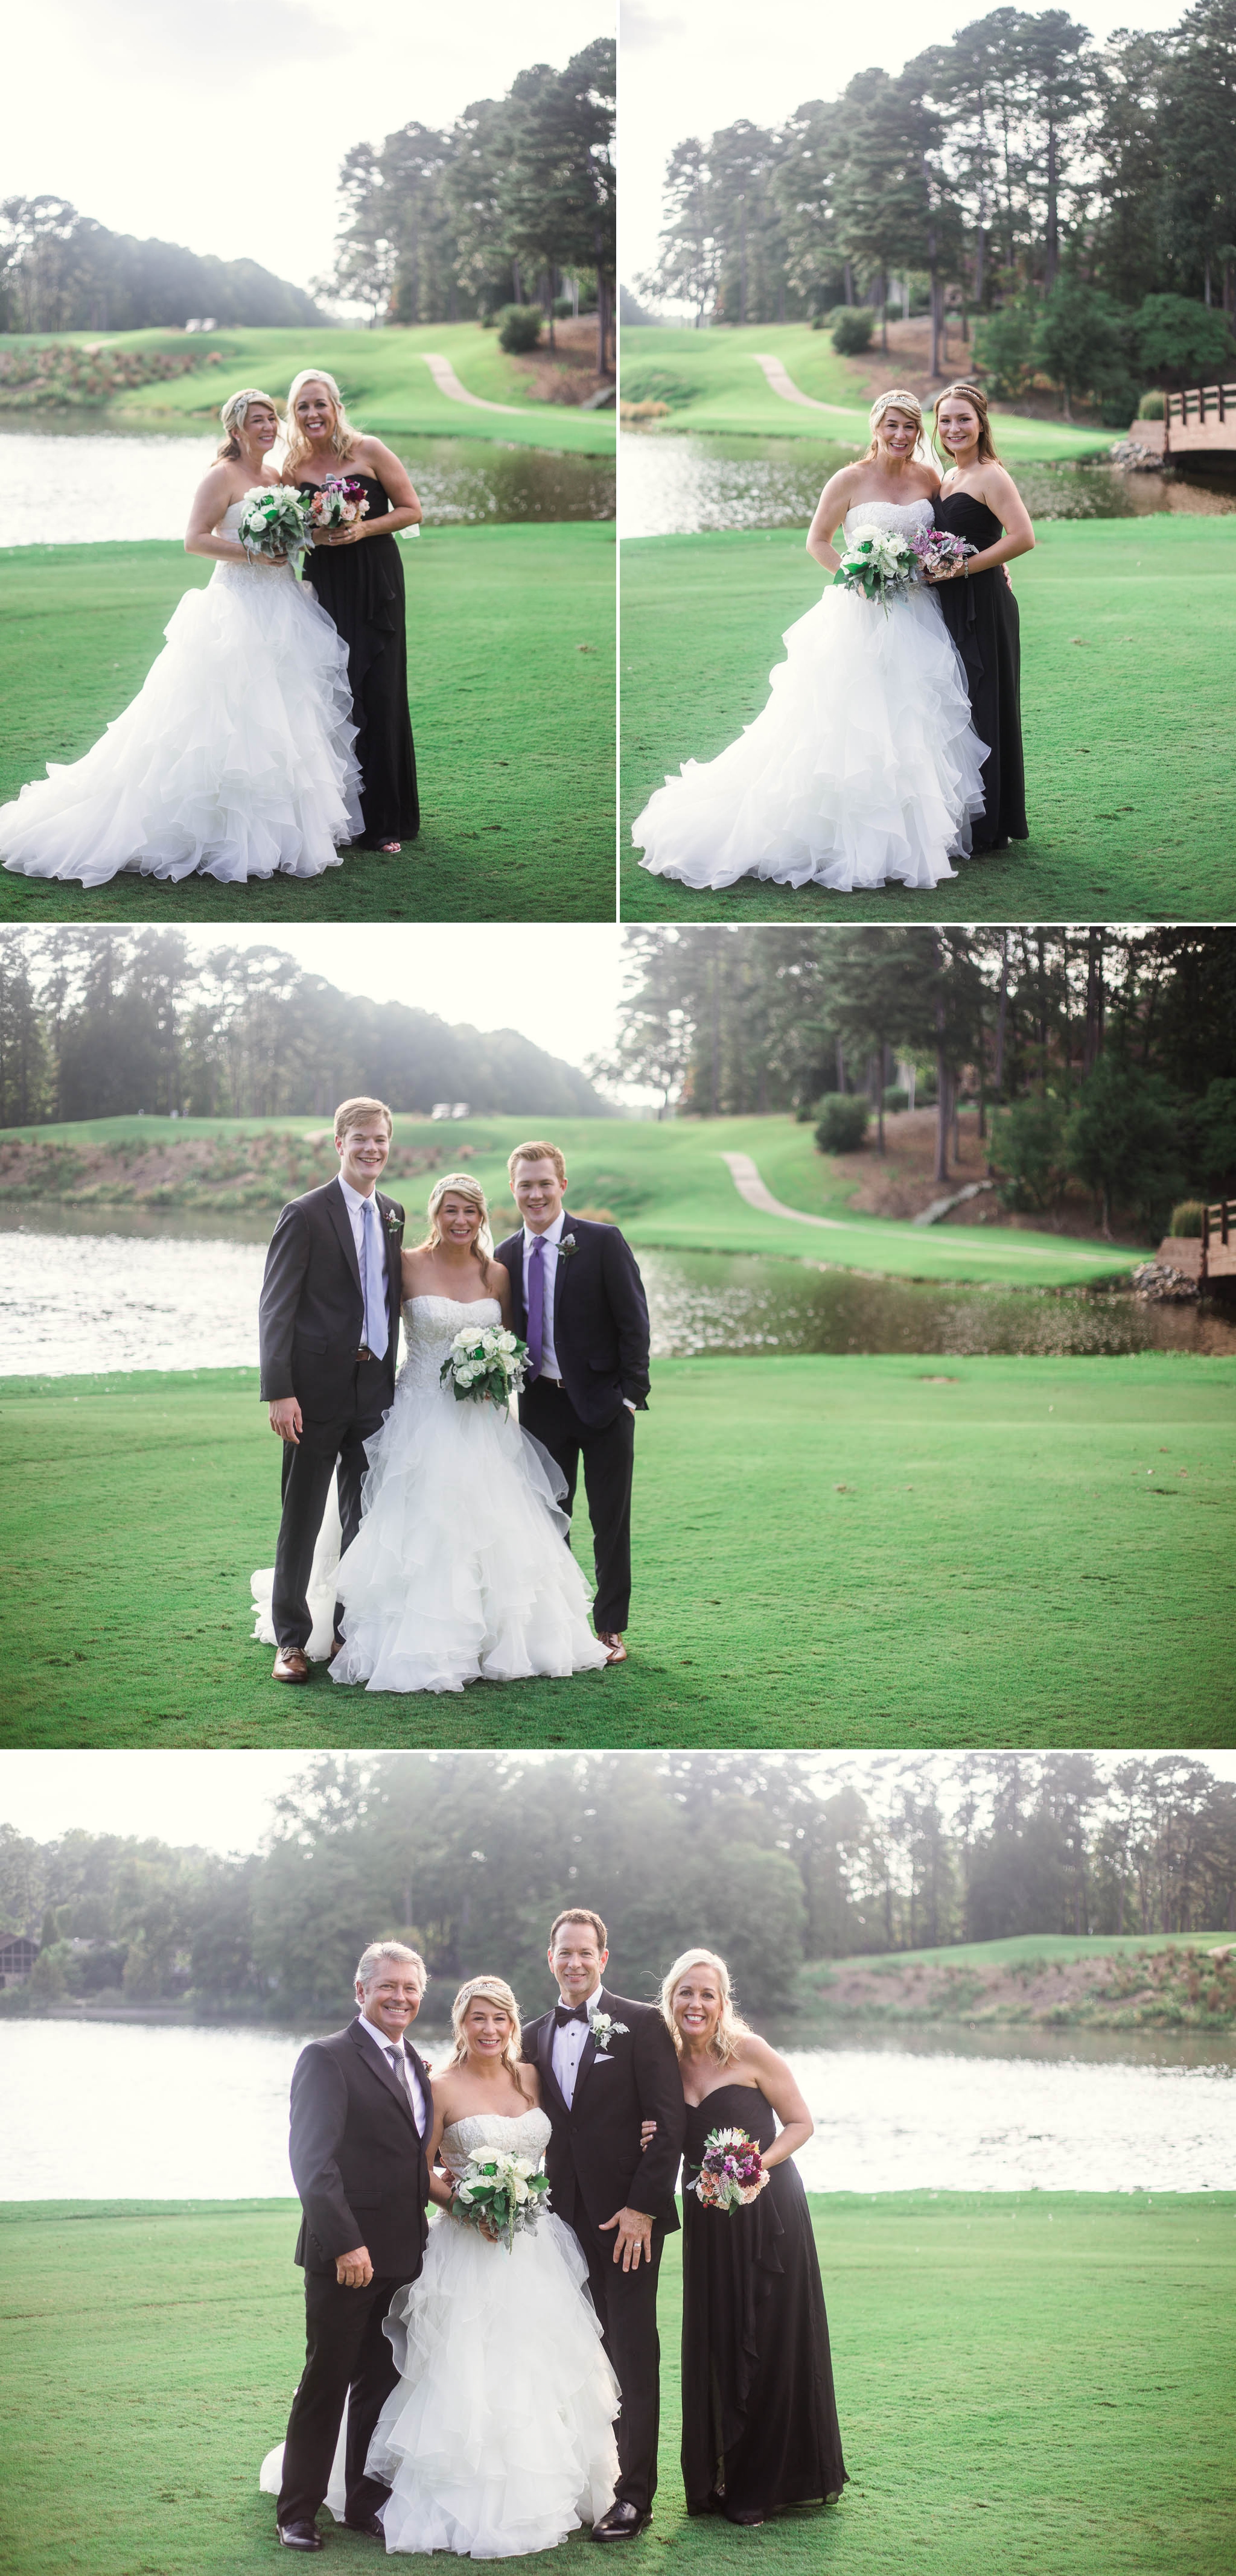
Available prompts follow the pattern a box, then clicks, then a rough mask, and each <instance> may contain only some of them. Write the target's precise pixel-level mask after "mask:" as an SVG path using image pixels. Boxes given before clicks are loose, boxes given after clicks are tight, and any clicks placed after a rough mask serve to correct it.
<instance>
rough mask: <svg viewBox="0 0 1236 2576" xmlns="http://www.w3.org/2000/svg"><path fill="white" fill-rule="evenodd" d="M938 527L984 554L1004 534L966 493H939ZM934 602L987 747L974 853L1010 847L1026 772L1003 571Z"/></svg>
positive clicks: (950, 586) (942, 588)
mask: <svg viewBox="0 0 1236 2576" xmlns="http://www.w3.org/2000/svg"><path fill="white" fill-rule="evenodd" d="M934 520H935V525H936V527H937V528H948V529H949V530H951V532H952V534H953V535H954V536H955V537H965V538H966V540H967V542H968V543H969V544H970V545H972V546H975V547H977V548H978V549H979V550H980V551H982V550H983V549H984V548H986V547H987V546H994V545H997V544H998V543H999V541H1000V538H1001V537H1002V536H1003V534H1004V530H1003V528H1002V526H1001V524H1000V521H999V519H998V518H997V517H996V514H995V511H994V510H989V509H988V507H987V504H986V502H985V501H976V500H975V497H974V494H973V493H972V492H942V493H941V495H940V498H939V500H938V501H937V502H936V505H935V512H934ZM936 597H937V599H938V600H939V602H940V606H941V608H942V609H943V611H944V623H945V625H946V626H947V628H948V631H949V633H950V635H951V636H952V639H953V642H954V644H955V645H956V647H957V650H958V652H959V653H960V655H961V658H962V661H963V662H964V663H965V666H966V683H967V686H968V688H969V691H970V712H971V714H972V716H973V718H974V730H975V732H976V734H977V735H978V736H979V739H980V741H981V742H986V743H989V744H990V745H991V749H990V751H989V753H988V756H987V758H986V760H985V761H984V763H983V787H984V792H985V795H986V810H985V811H984V813H983V814H982V816H981V817H980V818H978V819H977V820H976V822H975V825H974V841H973V847H974V849H975V850H976V851H977V850H1006V849H1007V848H1008V845H1009V842H1010V841H1026V840H1028V839H1029V837H1030V827H1029V824H1028V823H1027V821H1026V773H1025V768H1024V765H1023V762H1022V752H1021V627H1020V621H1019V619H1018V615H1017V602H1016V600H1015V599H1014V597H1013V593H1012V591H1011V590H1010V588H1009V585H1008V583H1007V581H1006V580H1005V578H1004V567H1003V565H1001V564H997V565H996V566H995V569H994V570H993V571H991V572H978V573H975V574H973V575H972V577H971V578H970V579H969V580H968V581H962V580H957V581H942V582H941V583H939V585H938V587H937V589H936Z"/></svg>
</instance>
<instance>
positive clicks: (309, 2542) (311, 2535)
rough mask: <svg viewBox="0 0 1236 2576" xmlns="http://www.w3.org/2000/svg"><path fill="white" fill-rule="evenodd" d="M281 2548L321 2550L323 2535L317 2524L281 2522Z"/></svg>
mask: <svg viewBox="0 0 1236 2576" xmlns="http://www.w3.org/2000/svg"><path fill="white" fill-rule="evenodd" d="M279 2546H280V2548H281V2549H320V2548H321V2546H322V2534H321V2532H320V2531H319V2530H318V2527H317V2524H316V2522H281V2523H280V2525H279Z"/></svg>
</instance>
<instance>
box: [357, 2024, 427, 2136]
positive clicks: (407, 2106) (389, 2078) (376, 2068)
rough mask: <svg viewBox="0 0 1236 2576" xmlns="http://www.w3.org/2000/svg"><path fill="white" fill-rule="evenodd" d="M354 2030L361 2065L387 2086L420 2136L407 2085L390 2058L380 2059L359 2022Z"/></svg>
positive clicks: (414, 2131) (416, 2133)
mask: <svg viewBox="0 0 1236 2576" xmlns="http://www.w3.org/2000/svg"><path fill="white" fill-rule="evenodd" d="M352 2028H353V2030H354V2031H355V2033H356V2046H357V2049H358V2051H359V2054H360V2059H361V2064H362V2065H363V2066H367V2067H368V2069H369V2072H370V2074H371V2075H372V2076H374V2077H375V2078H376V2081H377V2082H378V2083H379V2084H384V2085H385V2086H386V2090H387V2092H388V2093H389V2094H390V2095H391V2097H392V2099H393V2100H394V2101H396V2102H397V2103H398V2104H399V2108H400V2110H401V2111H402V2112H403V2113H404V2114H405V2116H406V2118H407V2119H408V2120H409V2121H410V2122H411V2126H412V2130H413V2133H414V2135H417V2136H419V2134H420V2133H419V2131H418V2130H417V2126H416V2121H415V2119H414V2118H413V2115H412V2100H411V2096H410V2094H409V2092H408V2088H407V2086H406V2084H401V2083H400V2081H399V2077H398V2076H397V2075H396V2073H395V2069H394V2067H393V2066H392V2065H391V2062H390V2059H389V2058H388V2057H380V2056H379V2055H378V2051H377V2049H376V2047H375V2045H374V2043H373V2041H372V2040H371V2039H370V2038H369V2036H368V2034H367V2033H366V2032H365V2031H363V2030H362V2029H361V2026H360V2023H359V2021H354V2022H353V2024H352ZM392 2045H393V2043H392ZM426 2101H427V2102H428V2094H426Z"/></svg>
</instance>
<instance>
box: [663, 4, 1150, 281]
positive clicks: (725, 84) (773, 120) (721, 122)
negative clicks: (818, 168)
mask: <svg viewBox="0 0 1236 2576" xmlns="http://www.w3.org/2000/svg"><path fill="white" fill-rule="evenodd" d="M1030 5H1031V6H1032V7H1033V6H1046V5H1047V0H1030ZM983 14H984V10H983V0H969V5H966V0H884V5H883V7H882V8H881V9H880V10H879V12H878V15H877V16H876V17H875V18H869V17H868V16H867V14H866V11H865V10H863V9H853V8H851V9H837V8H827V7H826V8H821V7H820V6H819V0H758V5H756V6H754V7H753V6H752V0H706V5H705V0H671V5H670V6H668V7H666V8H664V9H662V8H659V7H658V6H657V5H656V0H624V5H623V8H622V37H621V53H620V58H619V59H620V64H621V71H620V80H621V89H620V94H619V112H620V119H621V144H622V172H623V194H622V213H621V218H620V221H621V233H620V252H619V273H620V275H621V276H622V278H623V279H624V280H625V282H626V283H627V284H628V285H630V284H631V282H632V280H633V279H634V278H635V276H636V275H637V274H638V272H639V271H640V270H641V269H646V268H651V267H652V266H653V265H654V263H655V260H656V256H657V242H658V235H659V233H660V229H661V220H662V216H661V187H662V182H663V180H664V176H665V165H666V163H667V161H668V160H669V157H670V154H671V152H672V151H673V149H674V146H675V144H676V143H683V142H685V141H686V140H687V138H688V136H690V135H693V134H697V135H700V136H704V135H708V134H715V133H716V132H717V131H718V130H719V128H721V127H722V126H726V125H733V124H735V123H736V122H737V120H738V118H739V117H748V118H749V119H750V121H751V123H752V124H753V125H779V124H780V123H781V122H782V120H783V118H785V117H787V116H790V115H792V114H793V111H794V109H795V108H796V107H800V106H801V105H802V104H803V102H804V100H806V99H809V98H837V97H839V96H840V93H841V91H842V90H843V89H844V88H845V86H846V83H847V82H848V81H851V80H852V79H853V77H854V74H855V73H856V72H861V71H865V70H866V69H867V68H868V67H869V66H870V65H872V64H878V65H879V66H880V68H881V69H882V70H884V71H886V72H898V71H900V69H901V66H902V64H903V63H905V62H908V61H910V60H911V58H912V57H913V56H914V55H915V54H921V53H922V52H923V51H924V49H925V48H926V47H927V46H928V45H938V44H946V43H947V42H948V40H949V38H950V37H951V36H953V35H954V34H955V33H956V31H957V29H958V28H959V27H964V26H967V25H968V24H969V23H970V22H971V21H972V20H973V19H975V18H978V17H981V16H982V15H983ZM1069 14H1070V16H1071V17H1074V18H1076V19H1077V20H1078V21H1079V23H1080V24H1081V25H1082V26H1083V27H1088V28H1089V30H1090V33H1091V35H1092V36H1093V37H1094V38H1095V40H1096V42H1102V41H1104V40H1105V39H1106V37H1108V36H1109V35H1110V34H1111V32H1112V30H1113V29H1114V28H1116V27H1171V26H1175V25H1176V24H1177V23H1178V21H1179V19H1180V18H1181V17H1182V16H1183V14H1184V0H1072V5H1071V7H1070V11H1069Z"/></svg>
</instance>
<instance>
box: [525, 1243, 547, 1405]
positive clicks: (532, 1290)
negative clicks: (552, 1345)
mask: <svg viewBox="0 0 1236 2576" xmlns="http://www.w3.org/2000/svg"><path fill="white" fill-rule="evenodd" d="M544 1341H545V1237H544V1235H541V1234H534V1235H533V1238H532V1251H531V1254H530V1256H529V1260H528V1361H529V1367H528V1384H529V1386H531V1384H532V1381H533V1379H534V1378H538V1377H539V1376H540V1374H541V1359H542V1354H543V1345H544Z"/></svg>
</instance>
